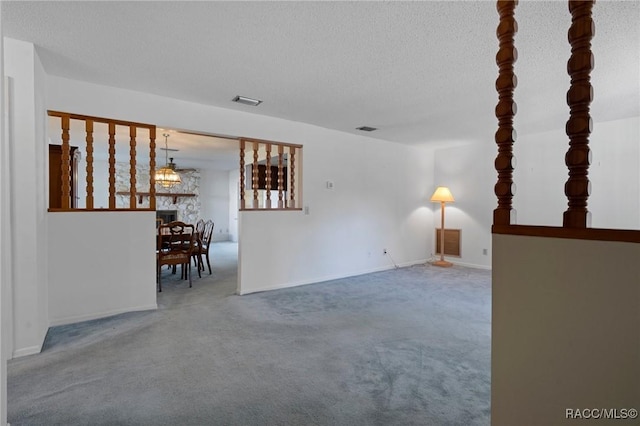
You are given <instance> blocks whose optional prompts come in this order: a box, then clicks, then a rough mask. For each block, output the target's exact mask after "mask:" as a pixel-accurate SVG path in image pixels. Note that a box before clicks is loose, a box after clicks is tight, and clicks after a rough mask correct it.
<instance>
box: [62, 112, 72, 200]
mask: <svg viewBox="0 0 640 426" xmlns="http://www.w3.org/2000/svg"><path fill="white" fill-rule="evenodd" d="M70 121H71V120H70V117H69V116H68V115H63V116H62V160H61V161H62V166H61V167H62V168H61V171H62V176H61V178H60V179H61V181H62V182H61V183H62V204H61V207H62V208H63V209H64V210H69V209H70V208H71V205H70V201H71V174H70V170H71V153H70V148H69V128H70Z"/></svg>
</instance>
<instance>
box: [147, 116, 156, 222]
mask: <svg viewBox="0 0 640 426" xmlns="http://www.w3.org/2000/svg"><path fill="white" fill-rule="evenodd" d="M155 170H156V128H155V126H153V127H151V128H150V129H149V171H150V173H149V208H150V209H151V210H155V209H156V174H155V173H154V172H155Z"/></svg>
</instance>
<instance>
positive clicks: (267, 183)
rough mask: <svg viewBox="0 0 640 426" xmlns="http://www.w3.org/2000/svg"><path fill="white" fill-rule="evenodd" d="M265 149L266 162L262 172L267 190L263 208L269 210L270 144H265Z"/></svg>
mask: <svg viewBox="0 0 640 426" xmlns="http://www.w3.org/2000/svg"><path fill="white" fill-rule="evenodd" d="M265 149H266V151H267V161H266V167H265V171H264V172H265V176H264V180H265V187H266V188H267V200H266V202H265V207H266V208H267V209H270V208H271V144H270V143H268V144H266V147H265Z"/></svg>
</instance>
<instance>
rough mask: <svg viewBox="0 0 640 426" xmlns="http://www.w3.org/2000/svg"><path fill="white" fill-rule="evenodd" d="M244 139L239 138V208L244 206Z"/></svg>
mask: <svg viewBox="0 0 640 426" xmlns="http://www.w3.org/2000/svg"><path fill="white" fill-rule="evenodd" d="M244 167H245V164H244V139H240V209H244V208H245V201H244V189H245V176H244Z"/></svg>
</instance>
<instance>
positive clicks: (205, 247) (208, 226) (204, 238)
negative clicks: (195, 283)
mask: <svg viewBox="0 0 640 426" xmlns="http://www.w3.org/2000/svg"><path fill="white" fill-rule="evenodd" d="M213 228H214V224H213V221H212V220H208V221H206V222H205V223H204V230H203V231H202V233H200V234H198V235H199V239H198V241H197V243H196V248H195V250H194V254H193V255H194V257H197V259H196V260H197V264H198V273H199V272H200V269H201V268H202V270H203V271H204V264H203V263H204V262H203V259H202V257H203V256H204V257H205V258H206V259H207V266H208V267H209V275H211V261H210V260H209V247H210V246H211V238H212V236H213Z"/></svg>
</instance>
